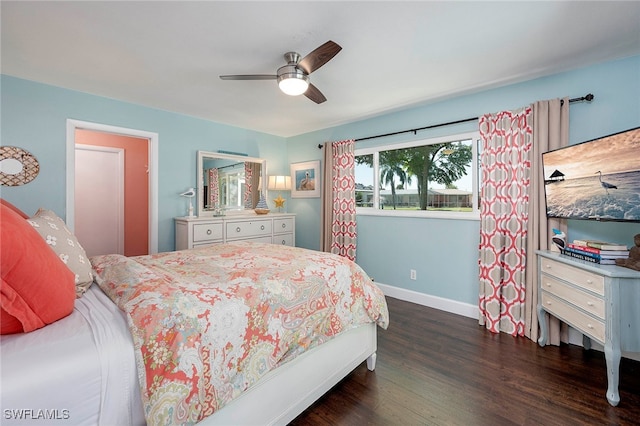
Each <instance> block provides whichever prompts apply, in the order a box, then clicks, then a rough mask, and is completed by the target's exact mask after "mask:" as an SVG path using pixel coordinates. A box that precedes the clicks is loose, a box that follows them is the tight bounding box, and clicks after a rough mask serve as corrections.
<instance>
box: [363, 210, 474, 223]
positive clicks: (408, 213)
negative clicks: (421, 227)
mask: <svg viewBox="0 0 640 426" xmlns="http://www.w3.org/2000/svg"><path fill="white" fill-rule="evenodd" d="M356 216H392V217H417V218H422V219H453V220H461V219H462V220H475V221H479V220H480V211H475V212H450V211H448V212H445V211H431V210H393V209H374V208H371V207H356Z"/></svg>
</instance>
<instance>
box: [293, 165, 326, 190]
mask: <svg viewBox="0 0 640 426" xmlns="http://www.w3.org/2000/svg"><path fill="white" fill-rule="evenodd" d="M291 182H292V188H291V198H314V197H320V160H316V161H307V162H304V163H293V164H291Z"/></svg>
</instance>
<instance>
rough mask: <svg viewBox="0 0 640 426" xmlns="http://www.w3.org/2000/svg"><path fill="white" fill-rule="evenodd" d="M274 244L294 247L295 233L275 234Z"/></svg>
mask: <svg viewBox="0 0 640 426" xmlns="http://www.w3.org/2000/svg"><path fill="white" fill-rule="evenodd" d="M273 244H280V245H283V246H292V247H293V245H294V244H293V234H281V235H274V236H273Z"/></svg>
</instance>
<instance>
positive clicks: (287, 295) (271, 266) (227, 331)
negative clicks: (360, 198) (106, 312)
mask: <svg viewBox="0 0 640 426" xmlns="http://www.w3.org/2000/svg"><path fill="white" fill-rule="evenodd" d="M91 263H92V265H93V268H94V272H95V276H96V282H97V283H98V285H99V286H100V287H101V288H102V289H103V290H104V292H105V293H106V294H107V295H109V297H110V298H111V299H112V300H113V301H114V302H115V303H116V304H117V305H118V306H119V307H120V309H122V310H123V311H124V312H125V313H126V314H127V320H128V323H129V327H130V329H131V333H132V335H133V342H134V347H135V352H136V353H135V355H136V361H137V369H138V376H139V381H140V386H141V390H142V400H143V403H144V409H145V415H146V418H147V422H148V424H150V425H178V424H184V425H190V424H194V423H196V422H198V421H200V420H202V419H204V418H205V417H208V416H209V415H211V414H213V413H214V412H215V411H216V410H219V409H220V408H222V407H223V406H224V405H225V404H227V403H228V402H230V401H231V400H233V399H234V398H236V397H237V396H239V395H240V394H241V393H242V392H244V391H245V390H247V389H248V388H249V387H251V386H252V385H253V384H254V383H256V382H257V381H258V380H259V379H260V378H261V377H263V376H264V375H265V374H266V373H268V372H269V371H271V370H272V369H274V368H276V367H278V366H279V365H282V364H284V363H286V362H287V361H290V360H292V359H293V358H295V357H296V356H298V355H300V354H302V353H303V352H305V351H306V350H309V349H311V348H313V347H316V346H318V345H320V344H322V343H323V342H326V341H327V340H329V339H331V338H332V337H333V336H336V335H337V334H339V333H341V332H343V331H346V330H349V329H352V328H354V327H358V326H359V325H362V324H365V323H369V322H376V323H377V324H378V325H379V326H380V327H382V328H386V327H387V325H388V321H389V314H388V310H387V305H386V301H385V299H384V295H383V294H382V292H381V291H380V289H378V287H376V286H375V285H374V284H373V283H372V281H371V279H370V278H369V277H368V276H367V275H366V273H365V272H364V271H363V270H362V269H361V268H360V267H359V266H358V265H357V264H355V263H354V262H351V261H350V260H348V259H346V258H343V257H340V256H337V255H333V254H329V253H323V252H318V251H313V250H306V249H301V248H296V247H289V246H282V245H276V244H262V243H251V242H238V243H229V244H221V245H215V246H210V247H205V248H200V249H193V250H183V251H177V252H168V253H160V254H155V255H149V256H137V257H129V258H127V257H124V256H120V255H104V256H94V257H92V258H91Z"/></svg>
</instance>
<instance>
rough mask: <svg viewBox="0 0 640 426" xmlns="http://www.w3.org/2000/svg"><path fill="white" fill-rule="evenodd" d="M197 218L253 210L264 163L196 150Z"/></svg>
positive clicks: (259, 159)
mask: <svg viewBox="0 0 640 426" xmlns="http://www.w3.org/2000/svg"><path fill="white" fill-rule="evenodd" d="M197 168H198V216H223V215H226V214H233V213H242V212H244V211H245V210H253V208H254V207H255V206H256V204H257V203H258V200H259V199H260V192H259V191H260V189H259V185H260V177H261V176H262V175H264V174H265V173H266V170H267V162H266V160H264V159H262V158H255V157H246V156H244V155H234V154H223V153H218V152H207V151H198V165H197Z"/></svg>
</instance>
